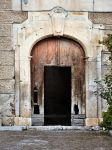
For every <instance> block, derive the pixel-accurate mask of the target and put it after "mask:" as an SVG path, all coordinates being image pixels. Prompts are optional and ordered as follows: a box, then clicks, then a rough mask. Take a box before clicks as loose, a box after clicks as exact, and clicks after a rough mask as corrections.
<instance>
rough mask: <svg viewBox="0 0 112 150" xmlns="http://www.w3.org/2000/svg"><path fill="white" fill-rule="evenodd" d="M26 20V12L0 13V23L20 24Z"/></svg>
mask: <svg viewBox="0 0 112 150" xmlns="http://www.w3.org/2000/svg"><path fill="white" fill-rule="evenodd" d="M27 18H28V13H27V12H17V11H0V22H2V23H22V22H23V21H25V20H26V19H27Z"/></svg>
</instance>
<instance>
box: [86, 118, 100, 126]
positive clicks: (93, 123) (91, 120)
mask: <svg viewBox="0 0 112 150" xmlns="http://www.w3.org/2000/svg"><path fill="white" fill-rule="evenodd" d="M98 123H99V119H98V118H86V120H85V125H86V126H98Z"/></svg>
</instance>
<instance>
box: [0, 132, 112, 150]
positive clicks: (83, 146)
mask: <svg viewBox="0 0 112 150" xmlns="http://www.w3.org/2000/svg"><path fill="white" fill-rule="evenodd" d="M0 150H112V137H110V136H108V134H107V133H99V132H95V131H74V130H73V131H71V130H64V131H35V130H33V131H22V132H12V131H10V132H9V131H3V132H0Z"/></svg>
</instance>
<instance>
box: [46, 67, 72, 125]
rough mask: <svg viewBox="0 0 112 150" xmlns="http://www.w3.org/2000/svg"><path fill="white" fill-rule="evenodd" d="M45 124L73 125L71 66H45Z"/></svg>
mask: <svg viewBox="0 0 112 150" xmlns="http://www.w3.org/2000/svg"><path fill="white" fill-rule="evenodd" d="M44 125H71V67H59V66H45V67H44Z"/></svg>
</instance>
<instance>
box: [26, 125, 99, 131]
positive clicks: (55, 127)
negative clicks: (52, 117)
mask: <svg viewBox="0 0 112 150" xmlns="http://www.w3.org/2000/svg"><path fill="white" fill-rule="evenodd" d="M27 129H28V130H37V131H49V130H81V131H84V130H85V131H86V130H89V131H90V130H94V131H100V127H99V126H95V127H89V126H61V125H59V126H28V127H27Z"/></svg>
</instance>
